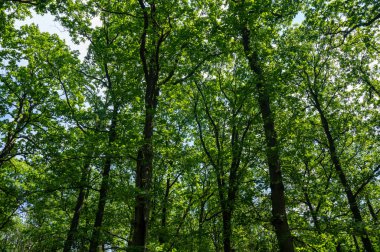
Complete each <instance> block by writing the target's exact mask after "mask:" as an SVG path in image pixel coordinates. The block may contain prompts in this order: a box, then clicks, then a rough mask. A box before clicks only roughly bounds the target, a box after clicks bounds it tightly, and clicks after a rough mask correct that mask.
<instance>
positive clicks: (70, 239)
mask: <svg viewBox="0 0 380 252" xmlns="http://www.w3.org/2000/svg"><path fill="white" fill-rule="evenodd" d="M90 164H91V159H88V160H87V161H86V163H85V165H84V167H83V168H82V175H81V179H80V188H79V194H78V198H77V201H76V204H75V209H74V215H73V218H72V219H71V224H70V230H69V231H68V233H67V238H66V241H65V245H64V248H63V252H69V251H71V248H72V246H73V244H74V241H75V235H76V233H77V230H78V226H79V218H80V214H81V210H82V207H83V204H84V201H85V196H86V183H87V178H88V174H89V172H90Z"/></svg>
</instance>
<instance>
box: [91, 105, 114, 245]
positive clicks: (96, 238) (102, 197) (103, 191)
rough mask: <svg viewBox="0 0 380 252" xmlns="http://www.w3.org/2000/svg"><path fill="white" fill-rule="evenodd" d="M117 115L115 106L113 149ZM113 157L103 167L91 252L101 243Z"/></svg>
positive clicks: (110, 140)
mask: <svg viewBox="0 0 380 252" xmlns="http://www.w3.org/2000/svg"><path fill="white" fill-rule="evenodd" d="M117 115H118V106H117V105H114V109H113V112H112V118H111V126H110V129H109V132H108V146H109V148H110V149H112V143H113V142H115V140H116V137H117V133H116V125H117ZM111 164H112V157H111V155H110V154H107V155H106V160H105V162H104V166H103V173H102V182H101V185H100V191H99V201H98V209H97V212H96V217H95V223H94V228H93V231H92V236H91V241H90V249H89V251H90V252H96V251H97V249H98V246H99V242H100V233H101V231H100V229H101V226H102V223H103V216H104V209H105V206H106V201H107V194H108V189H109V174H110V171H111Z"/></svg>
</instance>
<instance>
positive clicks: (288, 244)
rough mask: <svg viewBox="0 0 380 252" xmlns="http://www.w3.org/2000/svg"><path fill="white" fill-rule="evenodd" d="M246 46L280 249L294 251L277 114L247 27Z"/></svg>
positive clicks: (273, 222) (244, 42) (245, 30)
mask: <svg viewBox="0 0 380 252" xmlns="http://www.w3.org/2000/svg"><path fill="white" fill-rule="evenodd" d="M242 39H243V41H242V42H243V46H244V51H245V54H246V57H247V59H248V61H249V65H250V68H251V70H252V71H253V72H254V73H255V74H256V76H257V77H258V80H257V82H256V90H257V94H258V102H259V106H260V113H261V117H262V120H263V128H264V133H265V140H266V156H267V162H268V166H269V179H270V188H271V201H272V225H273V226H274V228H275V232H276V236H277V240H278V244H279V247H280V251H286V252H292V251H294V245H293V239H292V235H291V233H290V229H289V225H288V219H287V215H286V208H285V204H286V203H285V192H284V191H285V189H284V184H283V179H282V173H281V165H280V157H279V150H278V143H277V133H276V130H275V126H274V118H273V113H272V111H271V107H270V99H269V91H268V87H267V85H266V84H265V80H264V76H263V73H262V69H261V67H260V65H259V59H258V55H257V53H256V52H254V51H253V50H252V48H251V47H250V31H249V29H248V28H247V27H244V28H243V31H242Z"/></svg>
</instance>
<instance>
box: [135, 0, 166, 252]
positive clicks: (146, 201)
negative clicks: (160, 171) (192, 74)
mask: <svg viewBox="0 0 380 252" xmlns="http://www.w3.org/2000/svg"><path fill="white" fill-rule="evenodd" d="M139 4H140V7H141V9H142V10H143V18H144V27H143V32H142V35H141V40H140V59H141V62H142V67H143V71H144V78H145V85H146V86H145V122H144V132H143V139H144V143H143V145H142V146H141V148H140V149H139V151H138V153H137V162H136V188H137V190H138V193H137V195H136V203H135V216H134V222H133V227H132V228H133V236H132V242H131V244H129V246H128V251H145V250H146V240H147V236H148V226H149V212H150V188H151V184H152V173H153V155H154V152H153V123H154V118H155V115H156V108H157V98H158V96H159V90H160V89H159V86H158V76H159V69H160V67H159V56H160V46H161V44H162V43H163V41H164V40H165V38H166V35H165V34H161V35H160V36H159V37H157V34H155V31H156V30H157V29H159V28H158V27H157V26H158V23H157V21H156V20H155V18H156V6H155V4H154V3H151V4H150V7H149V9H150V11H148V7H146V6H145V3H144V1H142V0H139ZM149 26H151V27H152V30H153V31H152V34H150V36H151V37H152V43H153V44H154V45H155V49H153V50H152V51H149V50H148V49H147V46H146V43H147V36H148V28H149Z"/></svg>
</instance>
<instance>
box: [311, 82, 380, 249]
mask: <svg viewBox="0 0 380 252" xmlns="http://www.w3.org/2000/svg"><path fill="white" fill-rule="evenodd" d="M309 91H310V94H311V97H312V98H313V101H314V106H315V108H316V109H317V111H318V113H319V116H320V119H321V123H322V127H323V130H324V132H325V135H326V138H327V142H328V147H329V153H330V157H331V161H332V163H333V165H334V167H335V171H336V173H337V174H338V177H339V180H340V182H341V184H342V186H343V188H344V191H345V193H346V196H347V200H348V203H349V206H350V209H351V213H352V215H353V217H354V220H355V222H356V223H358V224H359V225H361V223H362V222H363V219H362V216H361V213H360V210H359V207H358V204H357V202H356V198H355V196H354V194H353V192H352V190H351V188H350V185H349V184H348V181H347V178H346V175H345V173H344V171H343V169H342V166H341V163H340V160H339V157H338V154H337V151H336V147H335V141H334V138H333V137H332V134H331V130H330V126H329V123H328V121H327V119H326V117H325V115H324V113H323V110H322V107H321V105H320V103H319V99H318V96H317V94H316V93H315V92H314V91H313V90H311V89H309ZM360 232H361V240H362V242H363V245H364V248H365V250H366V251H369V252H371V251H374V249H373V247H372V243H371V240H370V239H369V238H368V233H367V231H366V230H365V229H364V228H360Z"/></svg>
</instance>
